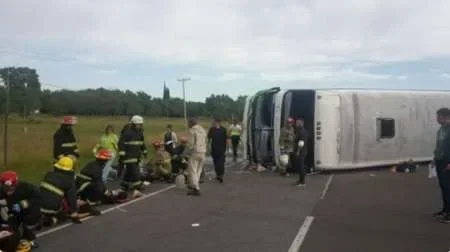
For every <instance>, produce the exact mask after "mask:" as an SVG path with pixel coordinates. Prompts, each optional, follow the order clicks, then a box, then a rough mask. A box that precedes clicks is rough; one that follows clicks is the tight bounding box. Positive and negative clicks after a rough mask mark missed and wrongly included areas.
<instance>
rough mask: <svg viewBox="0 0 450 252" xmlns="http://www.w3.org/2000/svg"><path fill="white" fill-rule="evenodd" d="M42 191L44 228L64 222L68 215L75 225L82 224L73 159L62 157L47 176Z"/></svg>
mask: <svg viewBox="0 0 450 252" xmlns="http://www.w3.org/2000/svg"><path fill="white" fill-rule="evenodd" d="M40 189H41V190H40V191H41V213H42V214H43V216H44V221H43V224H44V226H51V225H54V224H56V223H58V222H59V221H61V220H64V219H65V217H66V214H67V215H69V216H70V218H71V219H72V221H73V222H74V223H81V222H80V220H79V219H78V206H77V189H76V187H75V173H74V171H73V159H71V158H69V157H62V158H61V159H60V160H58V162H57V163H56V164H55V165H54V170H53V171H49V172H47V174H45V176H44V179H43V180H42V182H41V184H40ZM66 204H67V207H66Z"/></svg>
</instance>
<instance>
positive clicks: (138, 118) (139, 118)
mask: <svg viewBox="0 0 450 252" xmlns="http://www.w3.org/2000/svg"><path fill="white" fill-rule="evenodd" d="M130 121H131V123H132V124H144V118H142V116H139V115H134V116H133V117H131V120H130Z"/></svg>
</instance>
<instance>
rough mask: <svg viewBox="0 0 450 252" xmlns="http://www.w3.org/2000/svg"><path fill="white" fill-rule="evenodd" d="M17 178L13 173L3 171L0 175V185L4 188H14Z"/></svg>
mask: <svg viewBox="0 0 450 252" xmlns="http://www.w3.org/2000/svg"><path fill="white" fill-rule="evenodd" d="M18 180H19V177H18V176H17V173H16V172H15V171H5V172H3V173H2V174H0V183H1V184H2V185H3V186H6V187H16V186H17V181H18Z"/></svg>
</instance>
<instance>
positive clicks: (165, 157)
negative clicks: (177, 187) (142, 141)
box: [150, 141, 174, 183]
mask: <svg viewBox="0 0 450 252" xmlns="http://www.w3.org/2000/svg"><path fill="white" fill-rule="evenodd" d="M152 145H153V147H154V148H155V154H154V156H153V158H152V159H151V161H150V165H151V167H152V169H153V174H152V177H153V179H154V180H161V181H166V182H168V183H173V181H174V179H173V176H172V164H171V160H172V159H171V157H170V154H169V153H168V152H167V151H166V150H165V149H164V145H163V143H161V141H153V142H152Z"/></svg>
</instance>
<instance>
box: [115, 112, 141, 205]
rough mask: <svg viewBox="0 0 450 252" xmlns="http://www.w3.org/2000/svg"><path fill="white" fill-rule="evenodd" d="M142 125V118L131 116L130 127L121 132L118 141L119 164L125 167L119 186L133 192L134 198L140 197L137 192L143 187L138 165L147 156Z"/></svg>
mask: <svg viewBox="0 0 450 252" xmlns="http://www.w3.org/2000/svg"><path fill="white" fill-rule="evenodd" d="M143 124H144V118H142V116H138V115H135V116H133V117H132V118H131V126H130V127H129V128H128V129H126V130H125V132H123V134H122V136H121V137H120V140H119V162H120V163H123V164H124V165H125V176H124V178H123V181H122V184H121V186H122V188H123V189H124V190H125V191H128V190H133V197H134V198H136V197H140V196H142V193H141V192H140V191H139V190H140V189H141V187H142V185H143V181H142V180H141V174H140V170H139V163H140V161H141V159H142V157H143V156H144V157H145V156H147V147H146V146H145V141H144V135H143V128H142V126H143Z"/></svg>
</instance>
